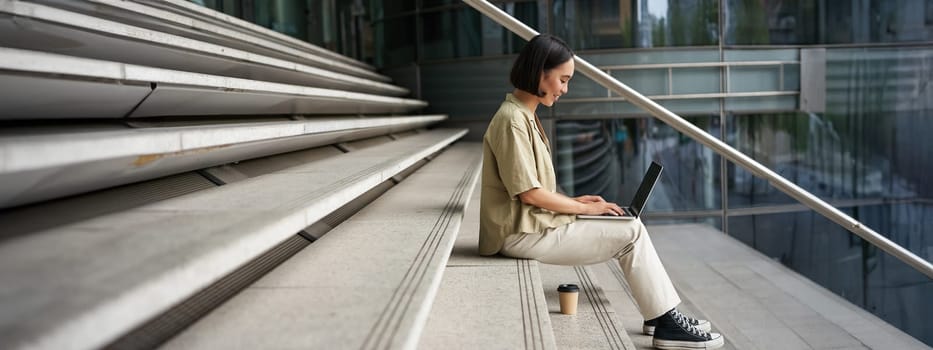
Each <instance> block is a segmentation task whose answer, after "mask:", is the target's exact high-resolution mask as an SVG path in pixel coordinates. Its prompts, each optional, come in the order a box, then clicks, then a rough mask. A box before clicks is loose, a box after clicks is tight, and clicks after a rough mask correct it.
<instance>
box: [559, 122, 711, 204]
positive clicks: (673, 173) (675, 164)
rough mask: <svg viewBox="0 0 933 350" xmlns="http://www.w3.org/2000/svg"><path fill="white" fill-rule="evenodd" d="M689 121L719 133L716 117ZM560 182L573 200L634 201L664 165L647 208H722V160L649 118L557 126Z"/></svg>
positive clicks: (571, 123)
mask: <svg viewBox="0 0 933 350" xmlns="http://www.w3.org/2000/svg"><path fill="white" fill-rule="evenodd" d="M687 119H688V120H689V121H690V122H692V123H694V124H695V125H697V126H698V127H700V128H702V129H704V130H707V131H708V132H711V133H713V134H714V135H718V133H719V131H718V125H717V124H716V123H715V122H716V121H718V119H717V118H709V117H691V118H687ZM556 142H557V147H556V150H555V152H554V153H555V158H556V171H557V181H558V184H559V186H560V187H561V188H562V189H563V190H564V191H565V192H566V193H567V194H568V195H572V196H576V195H583V194H598V195H600V196H603V198H606V200H608V201H613V202H617V203H629V202H630V201H631V199H632V196H634V194H635V191H636V190H637V188H638V185H639V184H640V183H641V180H642V177H643V176H644V174H645V171H647V169H648V165H649V164H650V163H651V161H658V162H660V163H661V164H662V165H664V172H663V173H662V175H661V180H660V181H659V182H658V185H657V187H656V188H655V191H654V193H653V194H652V196H651V200H650V201H649V202H648V205H647V207H648V209H649V210H651V211H654V212H670V211H673V210H696V209H718V208H719V193H718V190H717V188H718V183H716V181H718V178H719V176H718V172H719V156H716V155H715V154H714V153H713V152H712V151H710V150H709V149H708V148H706V147H703V146H702V145H700V144H698V143H696V142H694V141H693V140H690V139H689V138H686V137H684V136H683V135H681V134H680V133H678V132H676V130H674V129H672V128H671V127H669V126H667V125H666V124H663V123H661V122H658V121H656V120H654V119H649V118H626V119H604V120H572V121H561V122H558V123H557V139H556Z"/></svg>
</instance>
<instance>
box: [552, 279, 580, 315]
mask: <svg viewBox="0 0 933 350" xmlns="http://www.w3.org/2000/svg"><path fill="white" fill-rule="evenodd" d="M557 292H558V293H559V295H560V313H562V314H564V315H576V314H577V297H578V296H579V295H580V287H577V285H576V284H562V285H559V286H557Z"/></svg>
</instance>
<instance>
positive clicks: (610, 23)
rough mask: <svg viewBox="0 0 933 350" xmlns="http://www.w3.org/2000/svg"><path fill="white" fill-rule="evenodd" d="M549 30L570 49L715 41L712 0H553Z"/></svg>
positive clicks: (715, 18)
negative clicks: (551, 25)
mask: <svg viewBox="0 0 933 350" xmlns="http://www.w3.org/2000/svg"><path fill="white" fill-rule="evenodd" d="M552 11H553V15H554V23H553V28H554V33H555V34H556V35H558V36H561V37H563V38H565V39H567V41H568V43H570V44H571V45H573V46H574V48H576V49H605V48H623V47H661V46H701V45H716V44H717V43H718V42H719V40H718V38H719V35H718V23H719V20H718V16H719V2H718V1H716V0H676V1H674V0H653V1H644V0H642V1H638V0H619V1H570V0H555V1H554V3H553V6H552Z"/></svg>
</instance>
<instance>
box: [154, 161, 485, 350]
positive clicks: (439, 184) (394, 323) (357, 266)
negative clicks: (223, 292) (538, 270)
mask: <svg viewBox="0 0 933 350" xmlns="http://www.w3.org/2000/svg"><path fill="white" fill-rule="evenodd" d="M481 155H482V152H481V148H480V147H479V145H478V144H471V143H460V144H457V145H454V146H452V147H451V148H450V149H448V150H445V151H444V152H443V153H441V154H440V155H438V156H437V157H436V158H434V159H433V160H431V161H430V162H428V163H427V164H426V165H425V166H424V167H422V168H421V169H419V170H418V171H416V172H415V173H413V174H412V175H411V176H410V177H409V178H407V179H406V180H405V181H402V182H401V183H399V184H398V185H396V186H395V187H393V188H392V189H390V190H389V191H387V192H386V193H385V194H384V195H382V196H381V197H379V198H378V199H376V200H375V201H373V202H372V203H371V204H369V205H368V206H366V207H365V208H363V210H361V211H360V212H358V213H356V214H355V215H354V216H352V217H350V218H349V219H348V220H347V221H345V222H343V223H342V224H340V225H339V226H337V227H336V228H334V229H333V230H332V231H331V232H329V233H328V234H327V235H325V236H324V237H323V238H321V239H320V240H317V241H316V242H315V243H314V244H312V245H310V246H308V247H307V248H305V249H304V250H302V251H300V252H299V253H298V254H296V255H295V256H294V257H292V258H291V259H289V260H287V261H285V262H284V263H283V264H282V265H280V266H279V267H277V268H276V269H275V270H273V271H272V272H271V273H269V274H268V275H266V276H265V277H263V278H261V279H260V280H258V281H257V282H256V283H254V284H253V285H252V286H250V287H249V288H247V289H245V290H244V291H243V292H241V293H240V294H239V295H237V296H236V297H234V298H232V299H231V300H229V301H228V302H227V303H225V304H224V305H222V306H221V307H219V308H217V309H216V310H214V311H213V312H211V313H210V314H208V315H207V316H205V317H204V318H203V319H202V320H201V321H199V322H197V323H195V324H194V325H193V326H191V327H190V328H188V329H187V330H185V331H184V332H182V333H181V334H179V335H178V336H177V337H175V338H174V339H172V340H170V341H169V342H168V343H166V344H165V346H164V347H163V348H165V349H257V348H270V347H272V348H342V349H356V348H364V349H375V348H380V349H382V348H390V349H396V348H404V349H409V348H413V347H414V346H415V345H416V344H417V342H418V339H419V336H420V334H421V330H422V329H423V327H424V323H425V320H426V319H427V317H428V312H429V310H430V309H431V304H432V303H433V302H434V300H435V295H436V293H437V290H438V287H439V285H440V284H441V276H442V274H443V273H444V266H445V263H446V262H447V258H448V256H449V255H450V250H451V248H452V247H453V244H454V240H455V239H456V237H457V232H458V231H459V230H460V227H461V222H462V221H463V210H464V208H465V207H467V203H469V200H470V196H471V193H473V189H474V187H476V184H477V182H478V177H479V168H480V162H479V160H480V157H481Z"/></svg>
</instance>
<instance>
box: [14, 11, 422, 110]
mask: <svg viewBox="0 0 933 350" xmlns="http://www.w3.org/2000/svg"><path fill="white" fill-rule="evenodd" d="M49 37H55V38H57V40H59V41H60V42H67V43H68V44H67V45H50V44H49V42H48V38H49ZM0 45H2V46H6V47H14V48H20V49H27V50H40V51H51V52H56V53H60V54H68V55H72V56H80V57H86V58H93V59H100V60H108V61H117V62H123V63H130V64H138V65H145V66H151V67H161V68H166V69H172V70H179V71H186V72H197V73H203V74H213V75H223V76H230V77H237V78H241V79H256V80H262V81H269V82H278V83H284V84H294V85H302V86H313V87H319V88H326V89H339V90H345V91H354V92H362V93H371V94H379V95H390V96H403V95H407V94H408V93H409V91H408V89H405V88H402V87H398V86H394V85H391V84H386V83H384V82H381V81H373V80H370V79H365V78H360V77H356V76H352V75H348V74H344V73H338V72H333V71H330V70H327V69H321V68H317V67H312V66H309V65H305V64H299V63H295V62H291V61H287V60H283V59H279V58H274V57H269V56H263V55H260V54H256V53H253V52H249V51H244V50H240V49H235V48H232V47H226V46H221V45H216V44H212V43H209V42H204V41H200V40H195V39H190V38H187V37H184V36H179V35H173V34H168V33H164V32H159V31H155V30H150V29H146V28H143V27H137V26H133V25H129V24H124V23H121V22H116V21H111V20H106V19H102V18H98V17H94V16H88V15H85V14H81V13H78V12H72V11H68V10H63V9H59V8H56V7H50V6H46V5H42V4H37V3H30V2H24V1H4V2H0Z"/></svg>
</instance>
